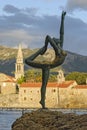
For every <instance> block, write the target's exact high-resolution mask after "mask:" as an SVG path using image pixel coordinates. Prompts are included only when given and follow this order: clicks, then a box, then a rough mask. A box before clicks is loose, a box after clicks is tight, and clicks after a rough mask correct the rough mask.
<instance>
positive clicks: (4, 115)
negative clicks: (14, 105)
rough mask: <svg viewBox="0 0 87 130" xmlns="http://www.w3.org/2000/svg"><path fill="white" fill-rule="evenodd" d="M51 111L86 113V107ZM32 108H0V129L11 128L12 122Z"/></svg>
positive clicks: (9, 129)
mask: <svg viewBox="0 0 87 130" xmlns="http://www.w3.org/2000/svg"><path fill="white" fill-rule="evenodd" d="M50 110H51V111H62V112H63V113H75V114H78V115H82V114H87V109H50ZM31 111H33V110H0V130H11V126H12V124H13V122H14V121H15V120H16V119H17V118H19V117H21V116H22V114H23V113H26V112H31Z"/></svg>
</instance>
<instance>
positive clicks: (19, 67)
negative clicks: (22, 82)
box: [15, 44, 24, 80]
mask: <svg viewBox="0 0 87 130" xmlns="http://www.w3.org/2000/svg"><path fill="white" fill-rule="evenodd" d="M21 76H24V63H23V54H22V46H21V44H20V45H19V49H18V54H17V58H16V64H15V78H16V80H17V79H19V78H21Z"/></svg>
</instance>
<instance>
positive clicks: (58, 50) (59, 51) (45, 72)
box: [25, 11, 67, 109]
mask: <svg viewBox="0 0 87 130" xmlns="http://www.w3.org/2000/svg"><path fill="white" fill-rule="evenodd" d="M65 15H66V12H64V11H63V12H62V15H61V25H60V38H59V39H57V38H51V37H50V36H49V35H47V36H46V38H45V45H44V46H43V47H42V48H41V49H39V50H38V51H37V52H36V53H35V54H33V55H31V56H30V57H28V58H27V59H25V63H26V64H27V65H29V66H32V67H35V68H40V69H42V86H41V100H40V104H41V105H42V108H43V109H45V94H46V86H47V83H48V79H49V72H50V69H52V68H54V67H57V66H59V65H61V64H62V63H63V62H64V60H65V57H66V55H67V53H66V52H65V51H64V50H63V39H64V18H65ZM48 43H50V45H51V46H52V47H53V49H54V51H55V59H54V60H53V61H52V62H50V63H49V62H36V61H34V59H35V58H36V57H37V56H39V55H43V54H44V53H45V52H46V50H47V47H48Z"/></svg>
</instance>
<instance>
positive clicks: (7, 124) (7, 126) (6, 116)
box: [0, 110, 22, 130]
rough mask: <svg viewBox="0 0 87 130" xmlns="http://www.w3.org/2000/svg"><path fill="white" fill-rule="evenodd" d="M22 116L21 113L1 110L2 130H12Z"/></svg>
mask: <svg viewBox="0 0 87 130" xmlns="http://www.w3.org/2000/svg"><path fill="white" fill-rule="evenodd" d="M21 115H22V112H21V111H6V110H3V111H2V110H0V130H11V125H12V123H13V122H14V121H15V120H16V119H17V118H19V117H21Z"/></svg>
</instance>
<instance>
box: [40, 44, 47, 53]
mask: <svg viewBox="0 0 87 130" xmlns="http://www.w3.org/2000/svg"><path fill="white" fill-rule="evenodd" d="M41 49H42V51H41V52H40V55H43V54H44V53H45V52H46V50H47V48H46V47H45V46H44V47H42V48H41Z"/></svg>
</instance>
